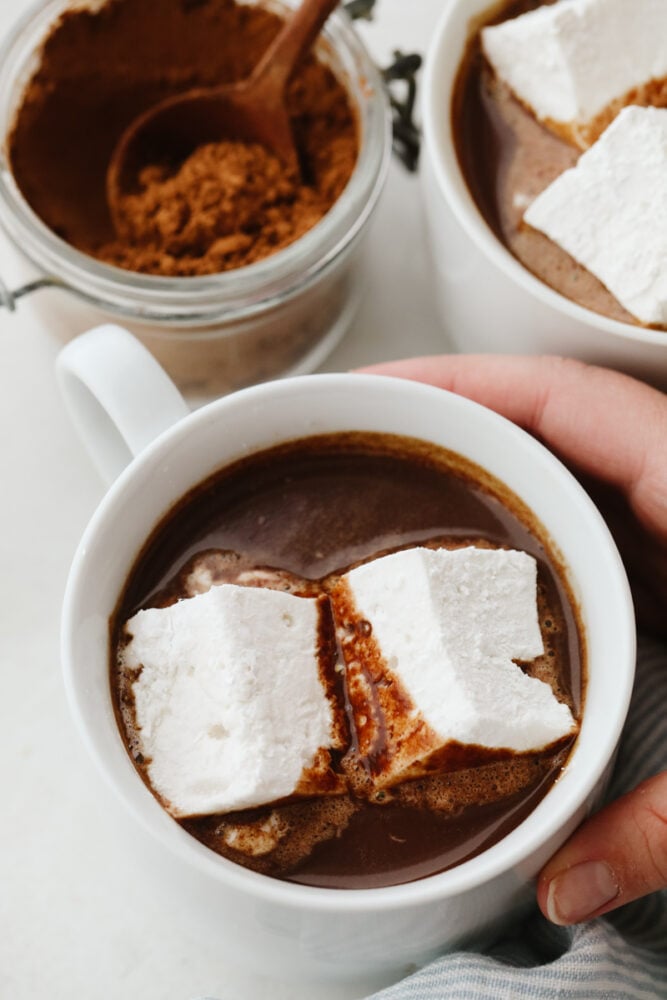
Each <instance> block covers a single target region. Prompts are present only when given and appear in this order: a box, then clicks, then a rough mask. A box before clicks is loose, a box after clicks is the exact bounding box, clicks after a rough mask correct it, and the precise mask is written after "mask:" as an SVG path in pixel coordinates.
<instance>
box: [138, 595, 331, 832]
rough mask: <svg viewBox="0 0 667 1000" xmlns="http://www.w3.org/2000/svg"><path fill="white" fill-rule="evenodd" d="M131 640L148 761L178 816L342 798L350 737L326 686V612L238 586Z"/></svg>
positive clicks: (158, 618) (192, 602)
mask: <svg viewBox="0 0 667 1000" xmlns="http://www.w3.org/2000/svg"><path fill="white" fill-rule="evenodd" d="M126 631H127V633H128V634H129V635H130V636H131V639H130V641H129V643H128V644H127V645H126V646H125V647H124V648H123V650H122V652H121V657H122V665H123V667H124V668H125V669H128V670H134V669H139V668H140V673H139V676H138V678H137V680H136V681H134V683H133V685H132V689H133V693H134V699H135V712H136V722H137V726H138V729H139V736H140V742H141V753H142V754H143V756H144V758H145V759H146V761H147V769H148V775H149V777H150V780H151V784H152V786H153V788H154V790H155V791H156V792H157V793H158V795H159V796H160V797H161V798H162V800H163V801H164V804H165V806H166V808H167V809H168V810H169V812H171V814H172V815H174V816H177V817H184V816H195V815H207V814H211V813H218V812H228V811H232V810H237V809H245V808H249V807H252V806H258V805H263V804H265V803H269V802H274V801H276V800H279V799H282V798H284V797H286V796H290V795H293V794H295V793H296V794H299V793H303V794H306V793H313V792H315V791H319V792H322V791H326V790H331V789H330V788H329V787H328V785H330V780H329V782H327V778H329V779H330V774H329V771H328V765H329V754H328V752H327V748H328V747H330V746H331V745H332V744H334V743H336V742H337V740H338V736H339V734H337V732H336V723H335V716H334V713H333V710H332V706H331V704H330V702H329V700H328V697H327V694H326V692H325V689H324V687H323V685H322V681H321V679H320V674H319V660H318V636H319V604H318V601H316V600H310V599H307V598H300V597H294V596H293V595H291V594H285V593H281V592H279V591H275V590H266V589H261V588H256V587H237V586H234V585H231V584H226V585H222V586H219V587H213V588H212V589H211V590H209V591H208V592H207V593H205V594H200V595H197V596H196V597H192V598H189V599H186V600H183V601H179V602H178V603H176V604H173V605H171V606H169V607H166V608H150V609H148V610H145V611H139V612H138V613H137V614H136V615H135V616H134V617H133V618H131V619H130V620H129V621H128V622H127V624H126ZM325 772H326V774H325ZM318 778H319V779H321V781H320V783H321V784H322V785H324V786H325V787H324V788H320V787H318Z"/></svg>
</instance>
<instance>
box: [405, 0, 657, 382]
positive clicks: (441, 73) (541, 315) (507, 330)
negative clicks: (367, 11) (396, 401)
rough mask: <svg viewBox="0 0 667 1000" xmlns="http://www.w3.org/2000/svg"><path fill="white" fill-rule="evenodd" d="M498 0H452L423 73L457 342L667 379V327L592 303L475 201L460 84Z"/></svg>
mask: <svg viewBox="0 0 667 1000" xmlns="http://www.w3.org/2000/svg"><path fill="white" fill-rule="evenodd" d="M494 9H495V8H494V6H493V4H492V3H491V0H448V2H447V3H446V4H445V6H444V8H443V11H442V14H441V17H440V21H439V23H438V26H437V29H436V32H435V36H434V38H433V41H432V44H431V46H430V48H429V52H428V56H427V60H426V64H425V66H424V74H423V78H422V114H423V129H424V149H423V156H422V161H421V179H422V193H423V198H424V202H425V206H426V213H425V214H426V222H427V227H428V232H429V238H430V243H431V250H432V259H433V267H434V271H435V279H436V280H435V288H436V296H437V301H438V305H439V309H440V312H441V316H442V321H443V324H444V326H445V328H446V330H447V332H448V334H449V337H450V338H451V340H452V343H453V344H454V346H455V347H456V348H457V350H460V351H463V352H466V353H470V352H480V353H485V352H491V353H495V354H499V353H500V354H561V355H567V356H569V357H573V358H579V359H581V360H582V361H588V362H591V363H595V364H600V365H605V366H607V367H611V368H616V369H619V370H621V371H626V372H628V373H630V374H632V375H635V376H637V377H639V378H643V379H645V380H646V381H648V382H651V383H653V384H655V385H657V386H659V387H662V388H667V332H664V331H661V330H650V329H645V328H643V327H640V326H634V325H632V324H630V323H622V322H619V321H617V320H613V319H609V318H607V317H606V316H601V315H599V314H598V313H595V312H592V311H591V310H589V309H586V308H584V307H583V306H580V305H577V304H576V303H574V302H571V301H570V300H569V299H567V298H565V297H564V296H563V295H560V294H559V293H558V292H556V291H554V290H553V289H552V288H550V287H549V286H548V285H545V284H544V283H543V282H542V281H540V279H539V278H536V277H535V276H534V275H533V274H531V273H530V272H529V271H528V270H526V268H524V267H523V265H522V264H520V263H519V261H518V260H517V259H516V258H515V257H514V256H513V255H512V254H511V253H510V251H509V250H508V249H507V248H506V247H505V246H504V245H503V244H502V243H501V242H500V240H499V239H498V237H497V236H496V235H495V234H494V233H493V232H492V230H491V229H490V227H489V226H488V224H487V222H486V220H485V219H484V218H483V216H482V214H481V213H480V211H479V209H478V208H477V205H476V204H475V202H474V200H473V198H472V196H471V194H470V191H469V189H468V186H467V184H466V181H465V179H464V177H463V174H462V172H461V168H460V165H459V161H458V158H457V155H456V147H455V142H454V134H453V123H452V111H451V108H452V93H453V88H454V84H455V81H456V77H457V74H458V71H459V68H460V66H461V62H462V59H463V55H464V52H465V49H466V43H467V41H468V39H469V37H470V34H471V30H472V28H473V26H474V25H475V24H476V23H478V21H479V17H480V16H481V15H483V14H485V13H486V12H487V11H490V12H492V11H493V10H494Z"/></svg>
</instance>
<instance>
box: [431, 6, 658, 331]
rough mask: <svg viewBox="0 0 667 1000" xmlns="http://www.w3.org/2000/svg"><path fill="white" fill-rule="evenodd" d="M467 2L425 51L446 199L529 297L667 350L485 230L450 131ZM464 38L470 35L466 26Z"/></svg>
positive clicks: (435, 155)
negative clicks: (568, 290) (536, 270)
mask: <svg viewBox="0 0 667 1000" xmlns="http://www.w3.org/2000/svg"><path fill="white" fill-rule="evenodd" d="M466 2H467V0H448V2H447V4H446V6H445V8H444V9H443V12H442V15H441V17H440V20H439V22H438V25H437V27H436V31H435V35H434V37H433V42H432V44H431V46H430V48H429V51H428V53H427V57H426V62H425V65H424V74H423V78H422V108H423V119H424V121H423V130H424V144H425V147H426V150H427V155H429V156H430V161H431V164H432V166H433V170H434V173H435V176H436V179H437V182H438V185H439V187H440V190H441V192H442V195H443V197H444V198H445V201H446V202H447V204H448V205H449V207H450V209H451V210H452V212H453V213H454V215H455V217H456V219H457V220H458V222H459V223H460V225H461V226H462V228H463V229H464V231H465V232H466V233H467V234H468V236H469V237H470V238H471V239H472V240H473V242H474V243H475V244H476V245H477V247H478V248H479V249H480V250H481V251H482V253H484V254H485V255H486V256H487V257H488V258H489V260H490V261H491V263H492V264H494V265H495V267H497V268H498V270H499V271H501V272H502V273H504V274H505V275H506V276H507V277H508V278H510V280H511V281H513V282H514V283H515V284H517V285H519V286H520V287H521V288H522V289H523V290H524V291H526V292H528V294H529V295H532V296H533V297H534V298H537V299H539V300H540V301H541V302H543V303H544V304H545V305H547V306H550V307H551V308H552V309H555V310H556V311H557V312H561V313H563V314H565V315H566V316H568V317H570V318H571V319H573V320H576V321H577V322H579V323H584V324H587V325H588V326H594V327H597V328H598V329H600V330H603V331H604V332H605V333H610V334H612V335H613V336H615V337H620V338H621V339H623V340H635V341H640V342H642V343H647V344H655V345H656V346H660V347H664V348H667V336H666V334H665V332H664V331H660V330H650V329H648V328H646V327H640V326H634V325H633V324H631V323H622V322H620V321H619V320H614V319H610V318H609V317H607V316H602V315H601V314H600V313H596V312H593V311H592V310H590V309H586V308H585V307H584V306H580V305H577V303H575V302H572V301H571V300H570V299H567V298H566V297H565V296H564V295H561V294H560V293H559V292H556V291H555V290H554V289H553V288H550V287H549V286H548V285H545V284H544V283H543V282H542V281H540V280H539V278H537V277H535V275H533V274H531V272H530V271H528V270H526V268H524V267H523V265H522V264H520V263H519V261H518V260H517V259H516V257H514V256H513V255H512V254H511V253H510V251H509V250H508V249H507V248H506V247H505V246H504V245H503V244H502V243H501V242H500V240H498V239H497V237H496V236H495V235H494V234H493V232H492V231H491V229H489V227H488V225H487V223H486V221H485V220H484V218H483V216H482V215H481V213H480V211H479V209H478V208H477V206H476V204H475V202H474V200H473V198H472V196H471V194H470V191H469V189H468V186H467V184H466V182H465V180H464V178H463V175H462V173H461V168H460V166H459V162H458V158H457V156H456V147H455V144H454V139H453V136H452V129H451V100H452V90H453V83H454V81H455V78H456V74H457V73H458V70H459V66H460V63H461V56H462V52H461V51H457V52H456V54H455V56H452V53H451V52H450V51H448V50H449V49H450V48H451V45H452V44H453V41H452V40H453V39H456V40H458V39H459V38H460V36H461V32H460V30H457V27H458V25H459V19H460V18H463V17H465V14H464V12H463V11H462V10H461V8H463V7H465V5H466ZM484 6H486V7H487V8H488V9H489V11H493V9H494V5H493V3H491V2H490V0H489V2H487V4H486V5H480V7H481V9H482V10H483V9H484ZM476 16H477V15H476V13H475V12H474V11H471V12H470V14H469V16H468V19H467V22H466V23H469V22H470V20H472V19H473V18H474V17H476ZM465 35H466V37H468V30H467V28H466V32H465Z"/></svg>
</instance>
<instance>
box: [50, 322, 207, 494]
mask: <svg viewBox="0 0 667 1000" xmlns="http://www.w3.org/2000/svg"><path fill="white" fill-rule="evenodd" d="M56 376H57V379H58V383H59V386H60V390H61V392H62V394H63V397H64V400H65V405H66V407H67V410H68V412H69V415H70V417H71V419H72V421H73V423H74V426H75V427H76V429H77V431H78V433H79V436H80V437H81V439H82V441H83V443H84V445H85V446H86V449H87V450H88V452H89V454H90V456H91V458H92V460H93V463H94V464H95V466H96V467H97V470H98V472H99V473H100V474H101V476H102V477H103V479H105V480H106V482H107V483H111V482H113V480H114V479H115V478H116V477H117V476H118V474H119V473H120V472H122V470H123V469H124V468H125V466H126V465H127V464H128V463H129V462H130V461H131V460H132V458H133V457H134V456H135V455H138V454H139V452H140V451H142V450H143V449H144V448H145V447H146V445H147V444H150V442H151V441H152V440H153V439H154V438H156V437H157V436H158V435H159V434H161V433H162V431H164V430H166V429H167V428H168V427H171V426H172V424H175V423H176V422H177V421H179V420H182V419H183V417H185V416H187V414H188V413H189V412H190V410H189V407H188V405H187V403H186V402H185V400H184V399H183V397H182V396H181V394H180V392H179V391H178V389H177V388H176V386H175V385H174V383H173V382H172V381H171V379H170V378H169V376H168V375H167V374H166V372H165V371H164V369H162V368H161V367H160V365H159V364H158V363H157V361H156V360H155V358H154V357H153V356H152V354H150V352H149V351H148V350H147V349H146V348H145V347H144V346H143V344H141V343H140V342H139V341H138V340H137V339H136V337H133V336H132V334H131V333H128V331H127V330H125V329H123V328H122V327H120V326H115V325H113V324H105V325H104V326H98V327H95V328H94V329H92V330H88V332H87V333H82V334H81V335H80V336H78V337H76V338H75V339H74V340H71V341H70V342H69V344H67V345H66V346H65V347H64V348H63V349H62V350H61V351H60V353H59V355H58V358H57V360H56Z"/></svg>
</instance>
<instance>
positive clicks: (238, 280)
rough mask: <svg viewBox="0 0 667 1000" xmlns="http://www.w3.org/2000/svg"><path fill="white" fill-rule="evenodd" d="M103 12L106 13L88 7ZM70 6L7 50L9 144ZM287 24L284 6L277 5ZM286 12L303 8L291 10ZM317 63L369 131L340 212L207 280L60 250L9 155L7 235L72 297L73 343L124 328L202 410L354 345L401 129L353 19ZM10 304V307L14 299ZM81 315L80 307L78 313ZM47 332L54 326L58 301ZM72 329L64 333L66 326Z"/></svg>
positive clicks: (61, 3) (49, 0)
mask: <svg viewBox="0 0 667 1000" xmlns="http://www.w3.org/2000/svg"><path fill="white" fill-rule="evenodd" d="M89 5H90V6H91V7H92V6H99V3H97V4H93V3H90V4H89ZM70 6H78V7H80V6H82V5H81V4H80V3H78V4H72V3H71V0H40V2H39V3H37V4H36V5H35V6H33V7H32V8H31V9H30V10H29V11H28V13H27V14H26V15H25V16H24V17H23V18H22V19H21V20H20V21H19V22H18V24H17V25H16V26H15V27H14V29H13V30H12V31H11V32H10V34H9V36H8V37H7V38H6V40H5V42H4V45H3V47H2V49H0V134H1V135H2V136H4V137H6V136H7V135H8V133H9V131H10V129H11V127H12V124H13V121H14V116H15V114H16V112H17V109H18V106H19V103H20V100H21V97H22V95H23V92H24V88H25V86H26V85H27V83H28V81H29V79H30V78H31V76H32V74H33V73H34V71H35V69H36V68H37V65H38V61H39V50H40V46H41V43H42V42H43V40H44V38H45V36H46V35H47V34H48V32H49V30H50V28H51V26H52V25H53V24H54V22H55V21H56V20H57V18H58V17H59V16H60V14H62V13H63V11H65V10H66V9H67V8H68V7H70ZM266 6H268V7H270V8H271V9H272V10H275V11H277V12H281V11H282V12H283V13H284V10H285V5H282V4H275V3H271V2H267V3H266ZM287 6H296V0H288V3H287ZM317 54H318V58H319V59H320V60H321V61H322V62H324V63H325V64H326V65H328V66H329V67H330V68H331V69H332V71H333V72H334V73H335V75H336V76H337V77H338V79H339V80H340V81H341V82H342V83H344V85H345V86H346V88H347V90H348V93H349V95H350V98H351V101H352V104H353V106H354V108H355V110H356V113H357V118H358V124H359V141H360V148H359V156H358V160H357V163H356V166H355V168H354V171H353V173H352V176H351V178H350V180H349V182H348V184H347V187H346V188H345V189H344V191H343V192H342V194H341V196H340V197H339V198H338V200H337V201H336V203H335V204H334V205H333V207H332V208H331V209H330V210H329V212H328V213H327V214H326V215H325V216H324V217H323V218H322V220H321V221H320V222H319V223H318V224H317V225H316V226H314V227H313V229H311V230H310V231H309V232H307V233H306V234H305V235H303V236H302V237H300V238H299V239H298V240H297V241H295V242H294V243H292V244H291V245H290V246H288V247H286V248H285V249H283V250H280V251H279V252H277V253H276V254H274V255H273V256H271V257H267V258H265V259H264V260H261V261H259V262H258V263H256V264H252V265H250V266H247V267H242V268H238V269H235V270H232V271H227V272H224V273H221V274H212V275H206V276H203V277H187V278H171V277H169V278H166V277H160V276H155V275H146V274H139V273H136V272H132V271H127V270H123V269H121V268H117V267H113V266H111V265H108V264H105V263H102V262H101V261H98V260H96V259H94V258H93V257H90V256H88V255H87V254H84V253H81V252H80V251H79V250H76V249H75V248H74V247H72V246H70V245H69V244H68V243H66V242H64V241H63V240H62V239H60V238H59V237H58V236H57V235H56V234H55V233H54V232H53V231H52V230H50V229H49V228H48V227H47V226H46V225H45V224H44V223H43V222H42V221H41V219H40V218H38V216H37V215H36V214H35V213H34V212H33V210H32V209H31V208H30V206H29V205H28V204H27V202H26V200H25V199H24V198H23V196H22V194H21V192H20V190H19V189H18V186H17V184H16V183H15V181H14V178H13V176H12V172H11V170H10V167H9V162H8V154H7V149H6V148H5V147H6V142H5V143H4V144H3V148H2V150H1V151H0V224H1V225H2V227H3V228H4V230H5V232H6V233H7V235H8V236H9V238H10V239H11V241H12V242H13V243H14V244H15V246H16V247H17V248H18V249H19V250H20V251H21V252H22V253H23V254H24V255H25V256H26V257H27V258H28V259H29V260H30V261H31V262H32V263H33V264H34V265H35V266H36V267H37V269H38V272H39V275H40V277H39V278H38V279H37V281H36V282H35V283H34V286H33V287H35V288H39V287H44V286H49V285H51V286H56V287H57V288H59V289H61V290H65V291H68V292H71V293H73V295H74V296H75V297H76V299H77V300H78V306H80V305H84V306H85V307H86V308H85V310H84V311H83V313H82V312H81V310H80V309H79V310H78V312H77V310H76V309H75V310H71V309H68V311H69V312H70V314H71V315H72V317H74V316H77V319H78V321H73V322H72V326H73V327H74V328H73V329H72V330H71V334H70V335H73V334H75V333H77V332H79V331H80V329H81V322H80V319H81V317H82V316H84V315H85V323H86V325H91V324H94V323H96V322H97V323H99V322H109V321H110V320H115V321H118V322H121V323H122V324H123V325H124V326H126V327H127V328H129V329H130V330H131V331H132V332H133V333H134V334H135V335H136V336H138V337H139V338H140V339H141V340H142V341H143V343H144V344H145V345H146V346H147V347H148V348H149V350H150V351H152V353H153V354H154V355H155V356H156V358H157V359H158V361H159V362H160V363H161V364H162V365H163V367H164V368H165V369H166V370H167V372H168V373H169V374H170V376H171V377H172V378H173V380H174V381H175V382H176V383H177V385H178V386H179V388H180V389H181V391H182V392H183V393H184V394H185V395H186V396H187V397H188V398H189V399H190V401H191V402H194V403H197V402H198V401H202V402H203V401H205V400H207V399H210V398H212V397H214V396H217V395H220V394H222V393H224V392H228V391H230V390H233V389H237V388H240V387H242V386H244V385H249V384H251V383H254V382H258V381H262V380H265V379H269V378H274V377H278V376H281V375H286V374H290V375H291V374H296V373H303V372H307V371H312V370H313V369H314V368H316V367H317V366H318V365H319V364H320V363H321V362H322V360H323V359H324V357H325V356H326V355H327V354H328V353H329V351H330V350H331V349H332V348H333V347H334V346H335V344H336V343H337V342H338V340H339V339H340V338H341V337H342V335H343V334H344V333H345V331H346V330H347V328H348V327H349V325H350V322H351V320H352V318H353V316H354V313H355V309H356V307H357V305H358V302H359V300H360V297H361V292H362V289H363V273H362V272H363V261H362V260H361V259H360V257H361V254H362V247H363V242H364V240H363V237H364V236H365V234H366V233H367V231H368V225H369V220H370V217H371V215H372V212H373V209H374V207H375V205H376V203H377V200H378V196H379V194H380V191H381V189H382V186H383V183H384V180H385V177H386V171H387V165H388V160H389V151H390V139H391V123H390V113H389V103H388V99H387V95H386V91H385V86H384V83H383V80H382V76H381V74H380V72H379V71H378V69H377V67H376V66H375V64H374V63H373V61H372V59H371V58H370V56H369V54H368V52H367V51H366V49H365V48H364V46H363V44H362V43H361V41H360V39H359V37H358V35H357V34H356V32H355V31H354V29H353V28H352V25H351V22H350V20H349V18H348V17H347V16H346V15H345V14H344V13H336V14H334V15H332V16H331V17H330V18H329V20H328V22H327V24H326V26H325V29H324V31H323V34H322V36H321V38H320V41H319V42H318V45H317ZM9 301H10V302H11V298H10V297H9ZM73 304H74V303H73V302H72V301H71V300H70V302H69V306H70V307H71V306H72V305H73ZM44 321H45V323H47V324H48V323H50V322H53V297H51V302H50V304H49V313H48V316H47V317H45V320H44ZM61 325H62V324H61Z"/></svg>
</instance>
